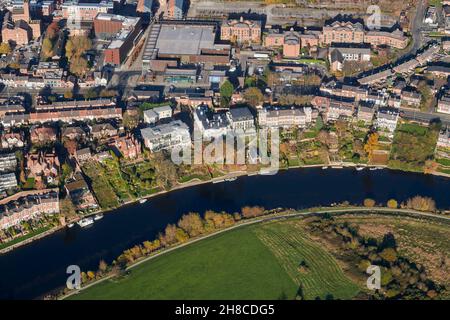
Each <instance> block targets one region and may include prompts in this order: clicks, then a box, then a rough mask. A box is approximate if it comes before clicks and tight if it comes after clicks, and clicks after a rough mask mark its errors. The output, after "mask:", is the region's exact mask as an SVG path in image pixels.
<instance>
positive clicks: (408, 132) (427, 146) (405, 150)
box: [389, 123, 438, 172]
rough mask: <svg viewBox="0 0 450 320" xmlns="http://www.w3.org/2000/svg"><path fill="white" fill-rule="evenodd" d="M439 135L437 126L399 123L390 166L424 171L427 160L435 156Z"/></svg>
mask: <svg viewBox="0 0 450 320" xmlns="http://www.w3.org/2000/svg"><path fill="white" fill-rule="evenodd" d="M437 136H438V130H436V129H435V128H427V127H423V126H420V125H418V124H411V123H404V124H401V125H399V126H398V127H397V130H396V132H395V135H394V141H393V143H392V148H391V154H390V160H389V167H391V168H394V169H400V170H408V171H419V172H422V171H423V169H424V165H425V162H426V161H427V160H432V159H433V157H434V149H435V147H436V141H437Z"/></svg>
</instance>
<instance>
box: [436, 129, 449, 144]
mask: <svg viewBox="0 0 450 320" xmlns="http://www.w3.org/2000/svg"><path fill="white" fill-rule="evenodd" d="M437 146H438V147H442V148H450V128H448V127H447V128H446V129H443V130H442V131H441V132H440V133H439V137H438V141H437Z"/></svg>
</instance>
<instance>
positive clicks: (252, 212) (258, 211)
mask: <svg viewBox="0 0 450 320" xmlns="http://www.w3.org/2000/svg"><path fill="white" fill-rule="evenodd" d="M241 214H242V216H243V217H244V218H246V219H247V218H253V217H258V216H262V215H263V214H264V208H263V207H258V206H255V207H248V206H247V207H243V208H242V209H241Z"/></svg>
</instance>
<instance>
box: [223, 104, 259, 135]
mask: <svg viewBox="0 0 450 320" xmlns="http://www.w3.org/2000/svg"><path fill="white" fill-rule="evenodd" d="M228 117H229V119H230V123H231V128H232V129H233V130H234V131H244V132H248V133H255V132H256V128H255V118H254V117H253V114H252V113H251V112H250V109H249V108H247V107H239V108H231V109H230V111H229V113H228Z"/></svg>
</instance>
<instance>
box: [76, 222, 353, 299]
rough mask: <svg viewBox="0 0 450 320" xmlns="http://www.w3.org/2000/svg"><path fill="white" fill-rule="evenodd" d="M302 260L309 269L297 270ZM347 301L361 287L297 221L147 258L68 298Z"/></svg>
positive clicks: (226, 235)
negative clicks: (122, 274) (300, 296)
mask: <svg viewBox="0 0 450 320" xmlns="http://www.w3.org/2000/svg"><path fill="white" fill-rule="evenodd" d="M301 262H304V263H305V264H306V266H307V267H305V268H299V265H300V263H301ZM300 287H302V290H301V291H302V292H303V296H304V297H305V298H307V299H315V298H316V297H320V298H322V299H324V298H325V297H326V296H327V295H328V296H329V295H332V296H333V298H335V299H336V298H340V299H348V298H351V297H353V296H355V295H356V294H357V293H358V291H359V288H358V286H357V285H356V284H354V283H353V282H352V281H350V280H349V279H348V278H347V277H346V276H345V275H344V273H343V272H342V270H341V269H340V267H339V266H338V264H337V263H336V261H335V259H334V258H333V257H332V256H331V255H330V254H329V253H327V252H326V251H324V250H323V249H322V248H321V247H320V246H318V245H317V244H315V243H313V242H311V241H310V240H309V239H308V238H307V237H306V236H305V235H304V231H303V229H302V227H301V225H300V224H298V223H296V222H295V221H290V220H288V221H282V222H268V223H264V224H258V225H252V226H247V227H242V228H238V229H235V230H232V231H229V232H225V233H222V234H220V235H217V236H214V237H211V238H208V239H205V240H202V241H200V242H197V243H194V244H192V245H188V246H186V247H183V248H180V249H178V250H174V251H172V252H170V253H167V254H165V255H162V256H160V257H157V258H155V259H152V260H150V261H148V262H145V263H143V264H141V265H139V266H137V267H136V268H133V269H132V271H131V274H130V275H128V276H126V277H125V278H121V279H120V280H117V279H115V280H107V281H104V282H102V283H100V284H98V285H95V286H93V287H91V288H88V289H86V290H84V291H82V292H81V293H79V294H78V295H74V296H71V297H70V298H71V299H294V298H295V296H296V295H297V292H298V290H299V288H300Z"/></svg>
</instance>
